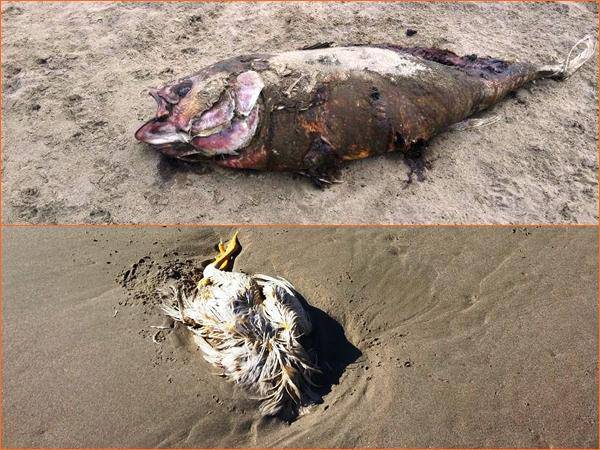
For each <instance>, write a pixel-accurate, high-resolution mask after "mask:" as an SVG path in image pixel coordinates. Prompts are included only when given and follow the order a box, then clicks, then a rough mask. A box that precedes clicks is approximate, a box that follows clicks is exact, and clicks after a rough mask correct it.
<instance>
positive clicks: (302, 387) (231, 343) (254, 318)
mask: <svg viewBox="0 0 600 450" xmlns="http://www.w3.org/2000/svg"><path fill="white" fill-rule="evenodd" d="M234 239H236V237H235V236H234ZM237 245H239V243H238V244H237ZM219 248H220V250H221V252H222V255H223V254H224V252H225V247H224V246H223V245H222V244H221V245H220V247H219ZM222 261H223V258H222V257H221V259H219V257H217V259H216V260H215V262H214V263H213V264H210V265H209V266H207V267H206V269H205V270H204V278H203V279H202V281H201V282H200V283H198V288H197V289H196V290H195V291H194V292H192V293H190V294H186V293H185V292H183V291H182V290H180V289H177V288H173V296H174V301H173V302H171V303H168V304H164V305H163V307H162V309H163V311H164V312H165V314H167V315H169V316H171V317H172V318H173V319H174V320H176V321H179V322H183V323H184V324H185V325H186V326H187V327H188V329H189V330H190V331H191V332H192V333H193V334H194V339H195V342H196V344H197V345H198V347H199V349H200V350H201V352H202V354H203V356H204V359H205V360H206V361H208V362H209V363H210V364H212V365H214V366H215V367H217V368H219V369H220V370H221V372H222V375H223V376H225V377H226V378H227V379H228V380H231V381H233V382H235V383H237V384H238V385H240V386H242V387H243V388H244V389H245V390H246V391H247V392H249V393H251V394H252V395H254V396H255V397H256V398H257V399H260V400H261V401H262V402H261V405H260V411H261V413H262V414H263V415H265V416H271V415H277V414H282V415H284V416H286V417H289V416H290V415H291V414H292V415H293V413H294V411H296V412H297V411H298V409H299V408H300V407H302V406H305V405H307V404H310V403H312V402H313V401H315V400H317V399H318V398H319V396H318V395H317V394H316V393H315V392H314V391H313V389H312V388H313V387H314V382H313V377H314V375H315V374H316V373H318V372H319V369H318V368H317V367H316V365H315V363H314V361H313V358H311V356H310V354H309V353H308V352H307V351H306V349H305V348H304V347H303V346H302V344H301V343H300V338H301V337H302V336H305V335H308V334H310V333H311V331H312V324H311V320H310V316H309V314H308V312H307V311H306V310H305V308H304V307H303V305H302V302H301V301H300V299H299V298H298V294H297V292H296V291H295V289H294V287H293V286H292V285H291V283H289V282H288V281H286V280H284V279H281V278H274V277H270V276H266V275H254V276H250V275H246V274H244V273H240V272H228V271H226V270H220V269H219V268H217V266H219V267H223V266H224V265H229V266H231V265H232V264H221V262H222ZM230 262H231V261H230Z"/></svg>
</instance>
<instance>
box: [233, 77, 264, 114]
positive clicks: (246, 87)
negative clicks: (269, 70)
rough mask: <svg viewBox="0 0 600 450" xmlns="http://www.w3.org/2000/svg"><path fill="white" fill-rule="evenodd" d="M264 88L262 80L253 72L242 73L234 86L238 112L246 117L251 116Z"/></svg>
mask: <svg viewBox="0 0 600 450" xmlns="http://www.w3.org/2000/svg"><path fill="white" fill-rule="evenodd" d="M264 87H265V85H264V83H263V81H262V78H261V77H260V75H259V74H258V73H256V72H254V71H253V70H249V71H247V72H243V73H240V74H239V75H238V76H237V78H236V81H235V86H234V93H235V106H236V109H237V112H238V113H240V114H241V115H244V116H247V115H248V114H250V111H252V108H254V105H255V104H256V101H257V100H258V96H259V95H260V92H261V91H262V89H263V88H264Z"/></svg>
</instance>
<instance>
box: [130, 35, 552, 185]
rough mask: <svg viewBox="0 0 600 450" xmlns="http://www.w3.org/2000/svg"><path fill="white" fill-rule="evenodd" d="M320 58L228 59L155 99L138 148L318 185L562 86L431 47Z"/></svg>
mask: <svg viewBox="0 0 600 450" xmlns="http://www.w3.org/2000/svg"><path fill="white" fill-rule="evenodd" d="M323 47H324V48H318V47H317V48H311V49H305V50H298V51H293V52H286V53H280V54H256V55H250V56H240V57H236V58H232V59H228V60H225V61H222V62H219V63H217V64H214V65H212V66H209V67H207V68H205V69H203V70H201V71H200V72H198V73H196V74H195V75H192V76H190V77H186V78H183V79H180V80H177V81H176V82H173V83H170V84H168V85H167V86H165V87H163V88H161V89H160V90H157V91H152V92H151V95H152V96H153V97H154V98H155V99H156V100H157V103H158V111H157V113H156V117H155V119H152V120H151V121H149V122H148V123H146V124H145V125H144V126H142V127H141V128H140V129H139V130H138V132H137V133H136V137H137V138H138V139H139V140H141V141H144V142H148V143H150V144H153V145H155V146H156V148H157V149H158V150H159V151H161V152H163V153H164V154H166V155H168V156H170V157H174V158H179V159H183V160H187V161H197V160H202V159H206V157H215V158H214V159H215V162H216V163H217V164H219V165H221V166H224V167H230V168H237V169H258V170H274V171H295V172H300V173H303V174H305V175H308V176H310V177H311V178H312V179H313V180H314V181H315V182H316V183H317V184H322V183H328V182H330V181H331V179H332V178H333V176H334V175H335V173H336V172H337V170H338V169H339V167H340V165H341V164H342V163H343V161H348V160H354V159H361V158H366V157H369V156H373V155H380V154H383V153H387V152H392V151H400V152H409V151H410V150H411V149H412V148H414V147H415V146H420V145H422V143H424V142H426V141H428V140H429V139H430V138H431V137H432V136H434V135H435V134H437V133H439V132H440V131H442V130H444V129H445V128H447V127H448V126H450V125H452V124H454V123H457V122H460V121H462V120H464V119H465V118H467V117H469V116H470V115H472V114H474V113H477V112H479V111H481V110H483V109H485V108H488V107H489V106H490V105H492V104H494V103H496V102H498V101H499V100H500V99H502V98H503V97H504V96H506V94H508V93H509V92H511V91H513V90H516V89H518V88H519V87H521V86H522V85H524V84H525V83H527V82H529V81H531V80H534V79H537V78H543V77H548V76H555V77H560V76H561V75H564V74H562V73H561V72H560V67H558V68H557V67H554V68H544V69H542V68H538V67H535V66H533V65H532V64H528V63H511V62H505V61H501V60H498V59H492V58H479V57H477V56H475V55H471V56H464V57H459V56H457V55H455V54H454V53H452V52H450V51H447V50H439V49H432V48H418V47H413V48H403V47H398V46H394V45H379V46H353V47H329V46H327V45H324V46H323Z"/></svg>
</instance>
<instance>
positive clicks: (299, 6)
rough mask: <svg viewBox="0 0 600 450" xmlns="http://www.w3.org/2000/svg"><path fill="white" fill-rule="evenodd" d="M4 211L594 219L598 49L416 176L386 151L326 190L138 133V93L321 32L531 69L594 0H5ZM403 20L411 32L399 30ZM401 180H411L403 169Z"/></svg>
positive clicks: (451, 135) (85, 216)
mask: <svg viewBox="0 0 600 450" xmlns="http://www.w3.org/2000/svg"><path fill="white" fill-rule="evenodd" d="M3 11H4V13H3V31H4V33H3V76H4V97H3V105H2V107H3V111H4V113H5V114H4V127H3V144H4V155H3V156H4V167H5V175H4V187H5V190H4V193H5V202H4V205H3V206H4V213H5V216H4V217H5V222H11V223H14V222H32V223H46V222H59V223H66V222H69V223H82V222H101V223H104V222H117V223H128V222H135V223H184V222H201V223H246V222H248V223H340V222H343V223H574V222H577V223H596V222H597V219H598V215H597V181H598V180H597V171H598V161H597V137H598V136H597V117H598V111H597V104H598V94H597V92H598V86H597V81H596V80H597V69H596V68H597V59H596V58H594V59H593V61H591V62H590V63H588V64H587V65H586V66H585V67H583V68H582V69H581V71H580V72H579V73H577V74H576V75H575V76H574V77H573V78H572V79H570V80H568V81H567V82H562V83H561V82H556V81H542V82H538V83H537V84H532V85H530V86H528V87H527V88H524V89H522V90H520V91H519V92H518V93H517V94H515V95H514V96H511V97H510V98H508V99H506V100H505V101H504V102H503V103H501V104H500V105H498V106H497V107H496V108H494V109H493V110H492V111H491V112H490V114H495V115H499V117H500V121H499V122H498V123H496V124H494V125H491V126H488V127H485V128H481V129H476V130H469V131H463V132H457V131H452V132H447V133H445V134H443V135H441V136H439V137H438V138H436V139H434V140H433V142H432V143H431V145H430V146H429V149H428V151H427V156H426V159H427V163H426V166H427V167H428V169H427V170H426V179H425V181H418V180H417V177H414V176H413V177H411V176H410V169H409V168H408V166H407V165H406V164H405V162H404V160H403V157H402V156H401V155H397V154H390V155H389V156H386V157H378V158H371V159H368V160H364V161H359V162H354V163H351V164H348V165H347V166H346V168H345V169H344V170H343V179H344V180H345V183H344V184H341V185H336V186H334V187H333V188H331V189H328V190H326V191H319V190H317V189H315V188H314V187H313V186H312V185H311V183H310V182H309V181H308V180H306V179H304V178H302V177H299V176H296V175H291V174H277V173H254V172H250V171H247V172H239V171H231V170H225V169H220V168H217V167H216V166H214V165H210V164H203V165H195V166H192V165H186V164H178V163H173V162H170V161H168V160H166V159H164V158H163V157H161V156H160V155H158V154H157V153H156V152H154V151H153V150H151V149H149V148H148V147H146V146H144V145H142V144H140V143H138V142H136V141H135V139H134V138H133V133H134V131H135V130H136V129H137V127H138V126H140V125H141V124H142V123H143V122H144V121H145V120H147V119H148V118H150V117H152V115H153V114H154V110H155V105H154V103H153V101H152V99H151V98H150V97H149V96H148V95H147V90H148V88H151V87H156V86H159V85H162V84H163V83H165V82H167V81H169V80H171V79H174V78H177V77H179V76H184V75H189V74H191V73H193V72H195V71H196V70H198V69H200V68H201V67H204V66H206V65H209V64H212V63H214V62H216V61H219V60H222V59H224V58H227V57H230V56H234V55H238V54H244V53H254V52H277V51H288V50H293V49H297V48H300V47H303V46H305V45H308V44H314V43H316V42H327V41H334V42H336V43H339V44H345V43H384V42H392V43H396V44H401V45H421V46H437V47H444V48H449V49H451V50H454V51H456V52H458V53H461V54H472V53H477V54H480V55H492V56H495V57H500V58H506V59H522V60H529V61H531V62H534V63H538V64H546V63H548V62H555V61H558V60H559V59H562V58H564V57H565V55H566V53H567V52H568V51H569V49H570V47H571V45H572V44H573V43H574V42H576V41H577V40H578V39H579V38H581V37H582V36H583V35H585V34H592V35H594V36H596V37H597V6H596V5H595V4H591V3H590V4H585V3H568V2H561V3H555V4H541V3H538V4H533V3H514V2H509V3H502V4H500V3H498V4H489V3H488V4H475V3H466V4H422V3H421V4H410V3H396V4H393V3H380V2H377V3H372V4H370V3H364V2H361V3H335V4H327V3H316V2H315V3H312V2H311V3H306V2H303V3H294V2H285V3H266V2H265V3H254V4H252V3H233V4H214V3H213V4H211V3H204V4H194V3H184V4H123V3H121V4H107V3H95V4H94V3H91V4H81V3H78V4H66V3H63V4H58V3H55V4H52V3H44V4H35V3H28V4H5V5H3ZM408 28H411V29H414V30H417V34H416V35H414V36H412V37H407V36H406V30H407V29H408ZM411 180H412V182H409V181H411Z"/></svg>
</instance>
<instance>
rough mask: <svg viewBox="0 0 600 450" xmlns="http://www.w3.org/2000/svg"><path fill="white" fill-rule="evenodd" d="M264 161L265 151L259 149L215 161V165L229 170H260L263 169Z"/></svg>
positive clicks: (262, 148)
mask: <svg viewBox="0 0 600 450" xmlns="http://www.w3.org/2000/svg"><path fill="white" fill-rule="evenodd" d="M266 161H267V151H266V150H265V148H264V147H261V148H258V149H256V150H254V151H252V152H243V153H242V154H241V155H240V156H231V157H229V158H225V159H217V160H216V161H215V163H217V164H218V165H219V166H221V167H228V168H230V169H260V168H264V166H265V164H266Z"/></svg>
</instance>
